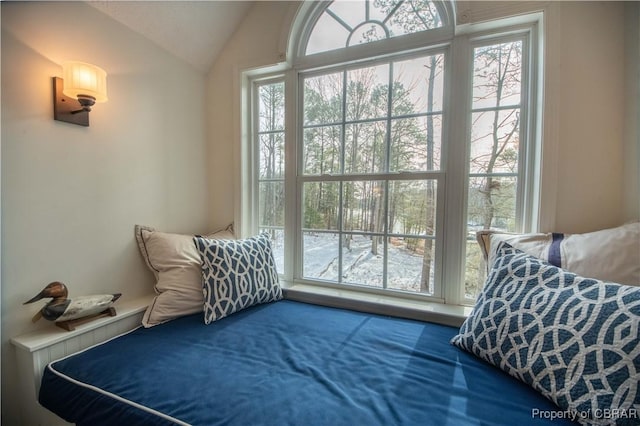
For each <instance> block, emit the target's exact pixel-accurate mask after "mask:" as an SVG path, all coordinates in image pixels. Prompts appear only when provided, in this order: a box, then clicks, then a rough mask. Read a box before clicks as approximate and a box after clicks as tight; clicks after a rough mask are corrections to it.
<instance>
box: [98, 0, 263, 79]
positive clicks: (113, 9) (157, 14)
mask: <svg viewBox="0 0 640 426" xmlns="http://www.w3.org/2000/svg"><path fill="white" fill-rule="evenodd" d="M87 3H88V4H90V5H91V6H93V7H95V8H96V9H98V10H100V11H101V12H103V13H106V14H107V15H109V16H111V17H112V18H113V19H115V20H116V21H119V22H120V23H122V24H124V25H126V26H127V27H129V28H131V29H132V30H134V31H136V32H138V33H139V34H141V35H143V36H144V37H146V38H148V39H149V40H151V41H153V42H154V43H156V44H157V45H159V46H160V47H162V48H164V49H165V50H167V51H169V52H170V53H172V54H173V55H175V56H177V57H179V58H181V59H183V60H184V61H186V62H187V63H189V64H191V65H192V66H193V67H194V68H196V69H198V70H200V71H202V72H207V71H209V69H210V68H211V65H212V64H213V62H214V60H215V58H216V57H217V55H218V53H220V51H221V49H222V48H223V46H224V45H225V43H226V42H227V40H228V39H229V37H231V35H232V34H233V32H234V31H235V29H236V28H237V26H238V25H239V24H240V22H241V21H242V19H243V18H244V17H245V15H246V14H247V12H248V11H249V9H250V8H251V6H252V5H253V3H254V2H253V1H217V0H204V1H203V0H201V1H140V0H139V1H89V2H87Z"/></svg>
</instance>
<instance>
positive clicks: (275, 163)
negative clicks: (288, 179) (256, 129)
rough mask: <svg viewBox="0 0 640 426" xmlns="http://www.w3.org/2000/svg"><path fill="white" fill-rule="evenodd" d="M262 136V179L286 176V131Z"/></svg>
mask: <svg viewBox="0 0 640 426" xmlns="http://www.w3.org/2000/svg"><path fill="white" fill-rule="evenodd" d="M259 138H260V176H259V177H260V179H273V178H284V133H282V132H278V133H266V134H262V135H260V136H259Z"/></svg>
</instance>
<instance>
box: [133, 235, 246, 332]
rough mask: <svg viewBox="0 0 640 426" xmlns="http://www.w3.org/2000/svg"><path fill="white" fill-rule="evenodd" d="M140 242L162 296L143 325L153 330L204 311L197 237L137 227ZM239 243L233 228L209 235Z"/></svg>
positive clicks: (151, 308) (154, 302) (145, 315)
mask: <svg viewBox="0 0 640 426" xmlns="http://www.w3.org/2000/svg"><path fill="white" fill-rule="evenodd" d="M135 234H136V241H137V242H138V247H139V248H140V253H142V257H143V258H144V260H145V262H146V264H147V266H148V267H149V269H151V271H152V272H153V274H154V275H155V277H156V284H155V291H156V293H157V294H158V295H157V296H156V297H155V298H154V299H153V301H152V302H151V304H150V305H149V307H148V308H147V311H146V312H145V314H144V317H143V318H142V325H144V326H145V327H152V326H154V325H157V324H161V323H163V322H166V321H170V320H172V319H175V318H177V317H180V316H184V315H189V314H194V313H197V312H202V311H203V305H204V296H203V292H202V263H201V260H200V254H199V253H198V249H197V248H196V246H195V244H194V242H193V237H194V236H193V235H182V234H169V233H165V232H159V231H156V230H155V229H154V228H150V227H148V226H140V225H136V226H135ZM206 237H207V238H212V239H235V235H234V231H233V225H229V226H227V227H226V228H225V229H222V230H219V231H216V232H213V233H210V234H208V235H206Z"/></svg>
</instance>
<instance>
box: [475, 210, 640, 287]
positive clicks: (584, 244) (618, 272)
mask: <svg viewBox="0 0 640 426" xmlns="http://www.w3.org/2000/svg"><path fill="white" fill-rule="evenodd" d="M476 239H477V240H478V243H479V244H480V248H481V249H482V253H483V255H484V258H485V261H487V267H488V268H490V267H491V265H492V264H493V260H494V258H495V254H496V250H497V247H498V245H499V243H500V242H502V241H504V242H506V243H508V244H509V245H511V246H513V247H515V248H517V249H519V250H522V251H523V252H525V253H527V254H529V255H531V256H535V257H537V258H539V259H542V260H544V261H547V262H549V263H551V264H552V265H554V266H557V267H560V268H563V269H565V270H568V271H571V272H573V273H575V274H578V275H581V276H583V277H588V278H595V279H599V280H603V281H611V282H615V283H620V284H626V285H635V286H640V222H635V223H629V224H626V225H622V226H619V227H616V228H611V229H604V230H601V231H595V232H589V233H585V234H561V233H546V234H510V233H504V232H500V231H491V230H486V231H478V232H477V233H476Z"/></svg>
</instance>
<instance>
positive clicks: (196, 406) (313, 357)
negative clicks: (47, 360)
mask: <svg viewBox="0 0 640 426" xmlns="http://www.w3.org/2000/svg"><path fill="white" fill-rule="evenodd" d="M457 331H458V329H457V328H452V327H448V326H442V325H437V324H430V323H422V322H417V321H411V320H403V319H398V318H391V317H383V316H378V315H372V314H365V313H359V312H354V311H347V310H340V309H335V308H328V307H320V306H315V305H310V304H304V303H299V302H293V301H289V300H282V301H278V302H273V303H269V304H263V305H259V306H254V307H251V308H248V309H246V310H243V311H242V312H239V313H237V314H234V315H232V316H229V317H227V318H225V319H223V320H221V321H217V322H215V323H213V324H211V325H205V324H204V323H203V321H202V316H201V315H198V314H195V315H191V316H186V317H183V318H180V319H176V320H174V321H171V322H168V323H166V324H162V325H159V326H157V327H153V328H148V329H145V328H139V329H137V330H135V331H133V332H130V333H128V334H125V335H123V336H120V337H118V338H116V339H113V340H111V341H109V342H107V343H104V344H101V345H99V346H96V347H93V348H91V349H88V350H86V351H84V352H82V353H79V354H76V355H74V356H71V357H68V358H65V359H62V360H60V361H57V362H54V363H51V364H50V365H49V366H48V367H47V368H46V370H45V373H44V377H43V382H42V387H41V391H40V403H41V404H42V405H43V406H44V407H46V408H48V409H50V410H51V411H53V412H55V413H56V414H58V415H59V416H60V417H62V418H64V419H65V420H67V421H69V422H72V423H76V424H78V425H114V424H127V425H134V424H140V425H142V424H144V425H156V424H157V425H163V424H174V423H175V424H192V425H258V424H261V425H287V424H292V425H341V424H345V425H346V424H349V425H395V424H407V425H413V424H420V425H446V424H450V425H480V424H487V425H488V424H492V425H515V424H529V423H531V421H532V410H538V411H537V412H551V411H554V410H556V408H554V405H553V404H552V403H551V402H550V401H548V400H546V399H545V398H543V397H542V396H541V395H539V394H538V393H536V392H535V391H534V390H533V389H531V388H530V387H528V386H526V385H524V384H523V383H520V382H518V381H516V380H515V379H513V378H511V377H509V376H508V375H507V374H505V373H503V372H502V371H500V370H498V369H497V368H495V367H493V366H490V365H488V364H486V363H484V362H482V361H481V360H479V359H477V358H475V357H474V356H472V355H470V354H468V353H466V352H463V351H460V350H458V349H457V348H455V347H454V346H452V345H450V344H449V340H450V339H451V337H453V336H454V335H455V334H456V333H457ZM123 359H126V362H123ZM539 422H540V424H544V419H541V420H539ZM553 424H570V422H569V421H562V422H558V421H556V422H554V423H553Z"/></svg>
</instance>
